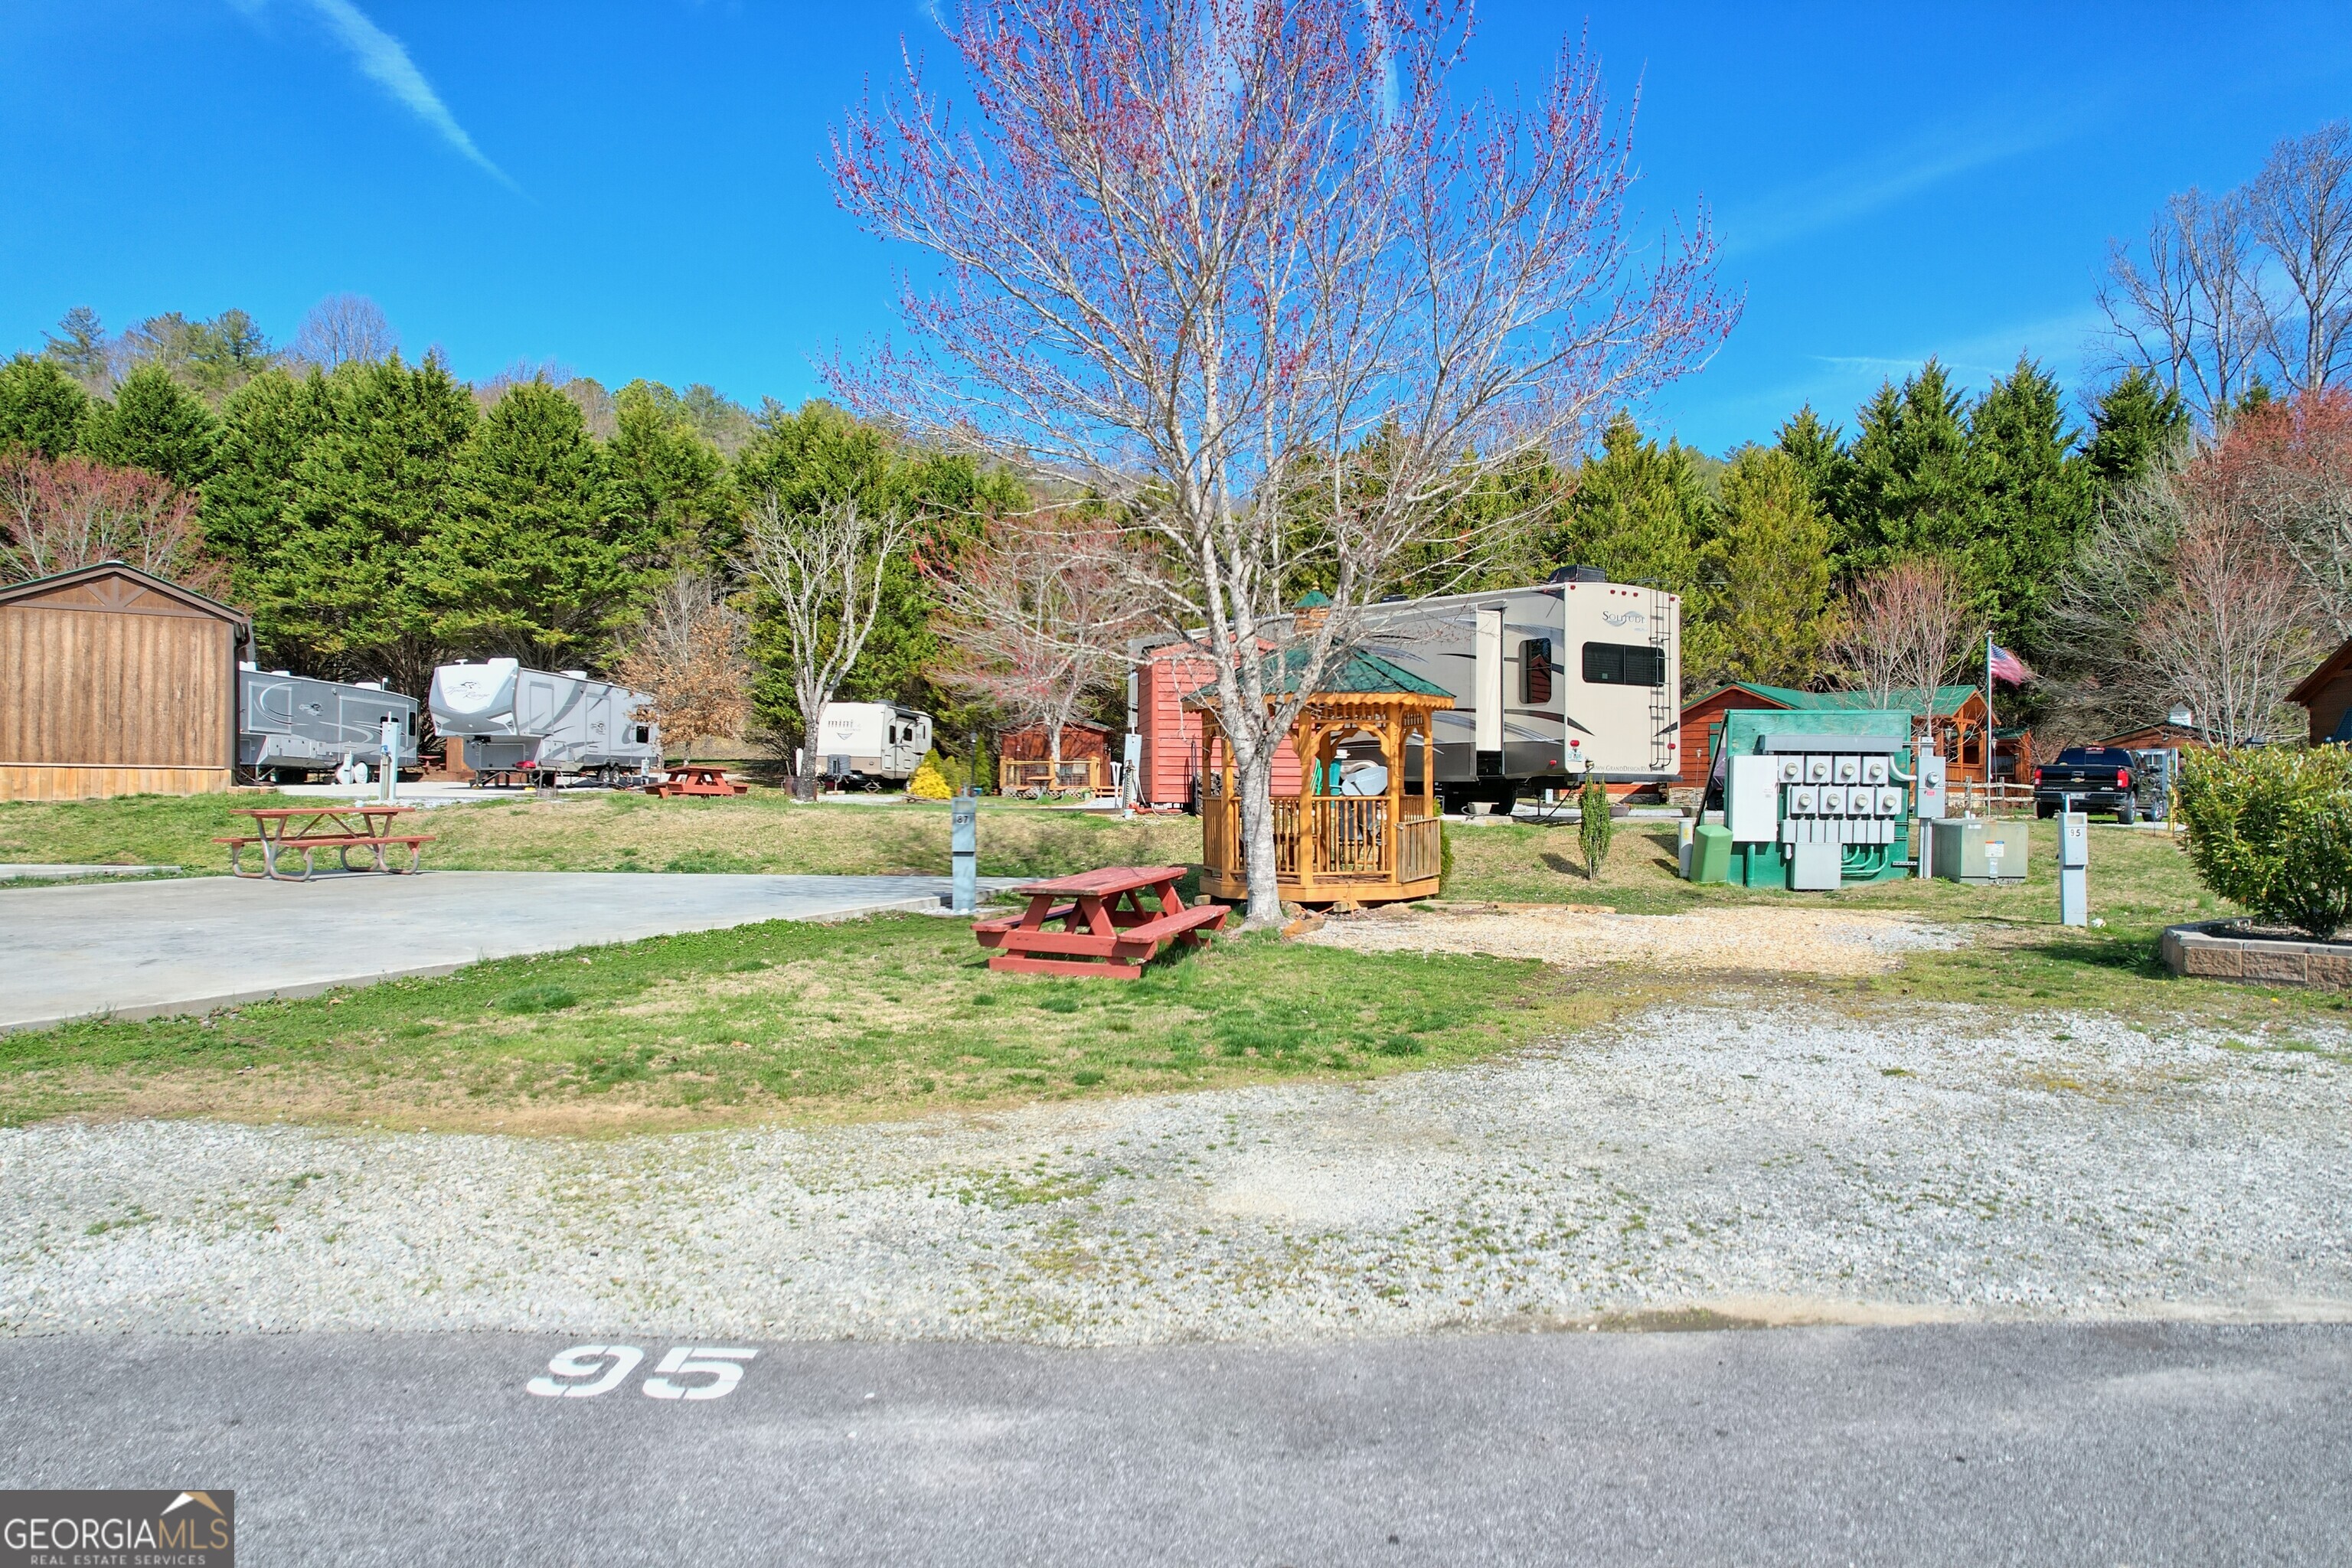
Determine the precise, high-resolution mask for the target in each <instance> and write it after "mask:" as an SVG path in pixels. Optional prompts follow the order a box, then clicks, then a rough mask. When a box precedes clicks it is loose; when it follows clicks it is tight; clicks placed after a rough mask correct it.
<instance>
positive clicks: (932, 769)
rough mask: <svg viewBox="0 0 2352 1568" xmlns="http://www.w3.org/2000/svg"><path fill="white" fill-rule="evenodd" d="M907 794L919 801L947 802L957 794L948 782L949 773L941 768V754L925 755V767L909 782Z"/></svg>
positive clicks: (926, 753)
mask: <svg viewBox="0 0 2352 1568" xmlns="http://www.w3.org/2000/svg"><path fill="white" fill-rule="evenodd" d="M907 793H908V795H912V796H914V797H915V798H916V799H917V800H945V799H947V798H948V797H949V796H950V795H953V794H955V786H954V785H953V784H950V783H949V782H948V775H947V773H945V772H944V771H943V770H942V769H941V768H940V754H939V752H925V753H923V765H922V766H920V767H919V768H917V769H916V770H915V776H914V777H913V778H911V779H909V780H908V781H907Z"/></svg>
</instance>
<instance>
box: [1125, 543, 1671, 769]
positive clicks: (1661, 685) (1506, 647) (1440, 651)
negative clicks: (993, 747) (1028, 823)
mask: <svg viewBox="0 0 2352 1568" xmlns="http://www.w3.org/2000/svg"><path fill="white" fill-rule="evenodd" d="M1363 626H1364V629H1363V632H1362V634H1361V635H1360V637H1358V639H1357V641H1358V644H1359V646H1360V647H1363V648H1365V649H1366V650H1368V651H1370V652H1372V653H1376V654H1378V655H1380V656H1381V658H1385V659H1388V660H1390V661H1391V662H1392V663H1395V664H1398V665H1401V666H1402V667H1403V668H1406V669H1409V670H1411V671H1412V673H1414V674H1415V675H1418V676H1420V677H1421V678H1422V679H1424V680H1427V681H1430V682H1431V683H1433V684H1434V685H1437V686H1440V687H1443V688H1444V689H1445V690H1446V691H1447V692H1449V693H1451V694H1452V696H1453V698H1454V707H1453V709H1452V710H1450V711H1446V712H1441V713H1439V714H1438V715H1437V716H1436V721H1435V722H1436V736H1437V745H1436V752H1437V789H1438V795H1439V796H1440V798H1441V799H1442V800H1443V801H1444V806H1445V809H1446V810H1448V811H1459V810H1460V809H1461V808H1462V807H1463V806H1464V805H1465V804H1467V803H1469V802H1471V801H1480V800H1483V801H1489V802H1492V803H1494V805H1496V807H1498V808H1499V809H1501V810H1503V811H1508V810H1509V809H1510V806H1511V805H1512V803H1513V802H1515V801H1516V800H1517V799H1518V797H1520V796H1521V795H1528V794H1531V793H1533V792H1535V791H1537V790H1539V789H1545V788H1559V789H1567V788H1572V787H1574V786H1576V785H1578V784H1581V783H1582V782H1583V780H1584V778H1585V775H1586V774H1587V773H1598V774H1599V775H1600V776H1601V779H1602V780H1604V781H1605V782H1607V783H1609V784H1660V785H1664V784H1669V783H1671V782H1672V781H1673V780H1674V778H1675V776H1676V774H1677V773H1679V772H1680V767H1681V761H1682V759H1681V755H1680V749H1679V748H1680V744H1681V739H1682V733H1681V731H1682V603H1681V600H1680V599H1678V598H1677V597H1676V596H1675V595H1673V594H1669V593H1666V592H1664V591H1663V590H1661V589H1657V588H1651V587H1644V586H1640V585H1637V584H1626V583H1612V582H1609V581H1608V580H1607V579H1606V578H1605V577H1604V576H1603V574H1601V573H1600V572H1597V571H1595V570H1593V569H1592V568H1591V567H1573V566H1571V567H1565V568H1563V569H1562V570H1561V571H1559V573H1557V574H1554V575H1553V577H1552V579H1551V581H1549V582H1547V583H1537V584H1529V585H1528V586H1526V587H1518V588H1505V589H1499V590H1496V591H1495V592H1492V593H1482V594H1447V595H1439V596H1436V597H1432V598H1426V599H1397V600H1391V601H1390V602H1388V603H1386V604H1380V605H1369V606H1367V607H1366V608H1365V610H1364V612H1363ZM1136 657H1137V658H1139V661H1141V662H1143V663H1144V664H1147V665H1148V664H1150V663H1151V662H1153V661H1155V660H1161V659H1164V660H1166V661H1167V663H1168V665H1169V667H1170V668H1169V669H1168V670H1167V671H1165V672H1158V671H1153V670H1151V669H1148V668H1147V669H1139V671H1138V673H1137V676H1136V677H1135V678H1134V679H1131V680H1130V682H1129V698H1128V725H1129V729H1130V730H1133V731H1135V732H1136V733H1137V734H1138V735H1139V736H1140V737H1141V739H1142V742H1143V744H1142V747H1141V752H1142V755H1143V756H1144V758H1145V766H1144V770H1143V771H1144V773H1145V775H1146V777H1147V779H1148V781H1149V782H1148V783H1147V784H1146V786H1145V787H1147V788H1156V789H1159V790H1161V791H1168V790H1170V789H1171V786H1173V787H1174V788H1175V789H1178V790H1181V787H1182V784H1183V780H1182V779H1181V776H1179V775H1182V774H1189V773H1192V772H1196V771H1197V770H1198V768H1199V766H1200V742H1199V739H1198V731H1197V729H1196V728H1192V726H1193V725H1195V724H1196V722H1197V720H1196V716H1193V715H1188V714H1186V713H1184V712H1183V710H1182V709H1181V693H1182V692H1183V691H1187V690H1190V689H1192V687H1194V686H1197V685H1199V684H1200V683H1201V682H1202V680H1205V679H1207V678H1208V670H1207V667H1206V666H1205V664H1203V663H1202V661H1201V658H1200V655H1199V652H1198V649H1197V647H1187V645H1185V644H1182V643H1180V642H1175V641H1172V640H1171V641H1170V642H1168V643H1165V644H1163V645H1162V646H1160V647H1159V648H1158V649H1157V650H1153V649H1150V648H1146V647H1141V646H1140V645H1139V647H1138V648H1137V650H1136ZM1188 730H1189V731H1190V732H1187V731H1188ZM1163 756H1164V757H1167V758H1171V759H1174V761H1173V763H1171V764H1170V765H1157V762H1156V760H1157V759H1158V758H1160V757H1163ZM1379 760H1380V759H1378V758H1376V757H1375V756H1374V755H1372V754H1371V753H1370V752H1369V751H1368V752H1366V753H1365V754H1364V755H1362V756H1356V755H1349V756H1343V758H1342V759H1341V764H1340V765H1341V776H1342V779H1343V781H1346V782H1343V784H1342V785H1341V788H1342V790H1343V792H1344V791H1346V790H1347V789H1349V787H1350V785H1351V784H1352V783H1353V780H1354V778H1355V775H1356V773H1359V772H1361V771H1362V770H1361V768H1360V764H1361V763H1366V762H1375V761H1379ZM1404 763H1405V779H1406V788H1407V789H1408V791H1418V790H1419V789H1420V788H1421V787H1422V778H1421V773H1422V760H1421V753H1420V751H1419V749H1418V748H1414V749H1412V750H1411V751H1409V752H1407V754H1406V756H1405V758H1404ZM1371 776H1372V775H1371V774H1370V773H1364V777H1365V779H1366V780H1367V781H1369V780H1370V777H1371ZM1381 783H1382V784H1385V783H1386V778H1385V774H1382V775H1381ZM1143 798H1146V799H1150V800H1165V801H1171V803H1172V801H1173V800H1176V799H1181V794H1154V795H1145V796H1144V797H1143Z"/></svg>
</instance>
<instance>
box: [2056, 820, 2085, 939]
mask: <svg viewBox="0 0 2352 1568" xmlns="http://www.w3.org/2000/svg"><path fill="white" fill-rule="evenodd" d="M2090 865H2091V819H2090V818H2089V817H2088V816H2085V815H2084V814H2083V813H2082V812H2079V811H2076V810H2075V809H2074V797H2073V796H2072V795H2069V796H2067V797H2066V802H2065V806H2064V809H2063V810H2062V811H2061V812H2060V813H2059V814H2058V921H2059V923H2060V924H2061V925H2070V926H2087V925H2089V924H2090V923H2091V872H2090Z"/></svg>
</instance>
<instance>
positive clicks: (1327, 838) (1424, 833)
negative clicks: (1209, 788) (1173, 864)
mask: <svg viewBox="0 0 2352 1568" xmlns="http://www.w3.org/2000/svg"><path fill="white" fill-rule="evenodd" d="M1420 804H1421V803H1420V802H1419V801H1417V800H1409V801H1407V802H1406V803H1405V811H1406V813H1407V815H1406V816H1405V818H1404V820H1403V821H1402V822H1401V823H1399V824H1397V825H1396V831H1394V832H1391V830H1390V819H1389V802H1388V799H1387V797H1386V796H1384V795H1312V796H1308V797H1307V798H1306V799H1303V800H1302V799H1300V798H1298V797H1297V796H1296V795H1276V797H1275V800H1274V868H1275V874H1276V876H1278V877H1283V878H1286V879H1300V878H1301V877H1302V876H1303V877H1304V878H1305V879H1308V880H1319V879H1326V878H1328V879H1331V880H1333V881H1335V882H1336V881H1354V880H1363V879H1375V880H1387V881H1398V882H1412V881H1420V880H1424V879H1429V878H1433V877H1435V876H1436V875H1437V870H1438V863H1439V858H1440V855H1441V853H1442V850H1441V848H1440V839H1439V834H1440V833H1441V832H1442V831H1443V829H1442V828H1441V826H1439V823H1438V821H1437V819H1436V818H1435V817H1433V816H1413V815H1412V812H1413V811H1414V809H1415V808H1416V807H1417V806H1419V805H1420ZM1201 853H1202V860H1203V861H1204V862H1205V863H1206V864H1207V865H1209V866H1212V867H1214V868H1218V869H1220V870H1223V871H1226V872H1229V873H1232V874H1234V875H1236V876H1238V875H1239V874H1240V872H1241V868H1242V862H1243V845H1242V841H1241V803H1240V802H1239V801H1236V800H1231V799H1226V798H1221V797H1218V796H1214V795H1212V796H1210V797H1208V798H1206V799H1204V800H1202V802H1201Z"/></svg>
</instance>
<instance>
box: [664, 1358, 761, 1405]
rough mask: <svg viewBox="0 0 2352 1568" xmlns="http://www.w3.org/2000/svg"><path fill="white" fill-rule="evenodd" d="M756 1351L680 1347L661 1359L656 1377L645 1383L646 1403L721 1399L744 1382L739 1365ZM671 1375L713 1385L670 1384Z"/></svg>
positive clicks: (748, 1359)
mask: <svg viewBox="0 0 2352 1568" xmlns="http://www.w3.org/2000/svg"><path fill="white" fill-rule="evenodd" d="M759 1353H760V1352H758V1351H747V1350H730V1349H728V1348H726V1347H724V1346H721V1345H680V1346H678V1347H677V1349H676V1350H674V1351H672V1352H669V1354H667V1355H666V1356H664V1357H662V1358H661V1364H660V1365H659V1366H657V1367H656V1368H654V1372H655V1373H656V1375H655V1376H653V1377H649V1378H647V1379H646V1398H647V1399H724V1398H726V1397H727V1396H728V1395H729V1394H732V1393H734V1392H735V1385H736V1384H739V1383H740V1382H742V1381H743V1368H742V1365H741V1363H744V1362H747V1361H750V1360H751V1358H752V1357H753V1356H755V1355H758V1354H759ZM672 1375H677V1376H682V1377H683V1376H706V1377H709V1378H712V1379H715V1380H716V1381H714V1382H710V1383H705V1384H697V1385H696V1386H694V1387H692V1388H686V1387H681V1386H680V1385H678V1384H675V1383H672V1382H671V1381H670V1378H671V1376H672Z"/></svg>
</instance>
